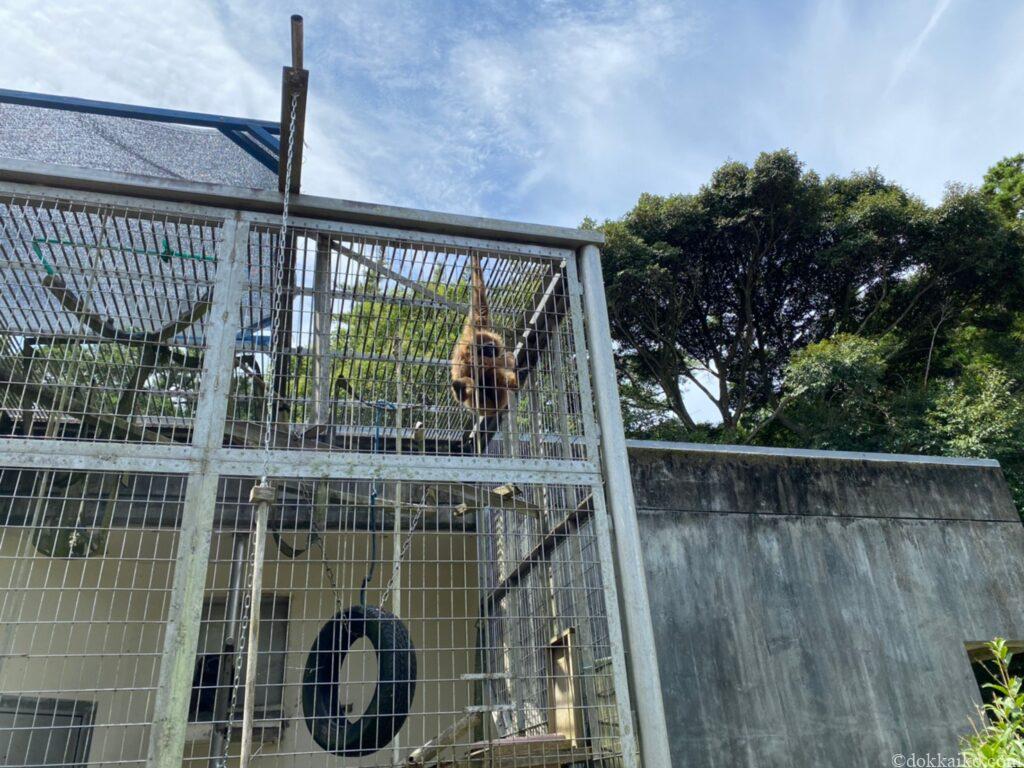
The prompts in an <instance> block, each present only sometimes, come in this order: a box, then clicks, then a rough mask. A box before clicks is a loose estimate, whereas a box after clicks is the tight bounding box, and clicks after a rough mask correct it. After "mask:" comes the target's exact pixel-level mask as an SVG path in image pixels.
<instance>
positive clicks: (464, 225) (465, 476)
mask: <svg viewBox="0 0 1024 768" xmlns="http://www.w3.org/2000/svg"><path fill="white" fill-rule="evenodd" d="M13 165H14V166H18V165H19V164H13ZM20 165H21V166H22V167H11V164H9V163H4V164H0V189H2V190H5V191H10V192H13V193H15V194H18V195H40V194H43V195H57V196H59V197H61V198H63V199H69V200H75V201H76V202H80V203H107V204H116V205H119V206H129V207H133V208H143V209H149V210H153V211H159V212H167V211H176V212H180V213H187V214H190V215H199V216H203V217H209V218H211V219H216V220H222V221H223V222H224V236H223V240H222V242H221V251H220V252H219V253H218V268H217V270H216V275H215V282H214V307H213V310H212V314H211V318H212V326H211V328H212V329H213V331H212V332H211V333H210V334H209V336H208V338H207V340H206V343H207V349H206V351H205V356H204V362H203V365H204V368H203V381H204V387H203V389H202V391H201V396H200V402H199V405H198V409H199V410H198V412H197V419H196V421H197V429H196V432H195V433H194V437H193V442H192V445H190V446H164V445H133V444H128V445H126V444H117V443H113V444H97V443H85V442H47V443H46V444H45V445H44V444H42V443H41V441H39V440H36V439H6V440H4V441H3V442H2V443H0V464H2V465H5V466H12V467H32V466H40V465H52V464H53V463H54V462H55V461H59V462H60V463H61V465H62V466H63V467H66V468H68V469H76V470H77V469H81V470H89V469H96V470H99V469H106V470H110V469H115V470H125V471H145V472H179V473H180V472H182V471H183V470H186V471H188V473H189V475H188V484H187V491H186V493H187V496H186V503H185V510H186V516H185V519H184V521H183V524H182V525H183V527H182V529H181V533H180V539H181V545H180V548H179V551H180V552H182V557H181V558H180V559H179V562H178V566H177V569H176V572H175V576H174V584H173V597H172V601H171V608H170V615H169V621H168V628H167V633H166V636H165V643H164V650H163V660H162V663H161V672H160V675H161V677H160V689H159V690H160V695H159V698H158V700H157V702H156V712H155V714H154V723H153V731H152V735H151V739H150V751H149V758H148V765H151V766H171V765H178V764H180V759H181V755H182V751H183V748H184V738H185V734H184V726H185V717H184V708H186V707H187V702H188V696H189V693H190V691H191V685H192V674H193V669H192V659H193V657H194V654H195V650H196V643H197V638H198V627H199V619H200V611H201V607H202V589H203V584H204V580H205V577H206V571H207V564H208V556H209V548H210V536H211V531H212V522H213V514H214V505H215V501H216V494H217V480H218V478H219V477H220V476H221V475H231V474H247V473H251V472H252V469H253V464H252V455H253V453H254V452H253V451H252V450H249V449H244V450H239V449H225V448H222V447H221V445H220V442H221V435H222V434H223V427H224V425H225V422H226V410H227V400H228V393H227V387H226V385H225V381H226V379H227V377H230V372H231V366H232V361H233V359H234V354H235V351H236V347H235V344H236V333H237V332H238V331H239V330H240V329H238V328H234V327H232V325H233V323H234V321H235V320H236V319H237V312H236V308H237V306H238V301H239V296H240V293H241V290H242V283H243V282H244V281H243V280H242V279H241V273H242V270H243V269H244V265H245V258H246V249H247V247H248V234H247V233H248V230H249V227H250V226H251V225H252V224H254V223H260V224H269V223H274V222H275V221H276V219H275V218H274V214H273V213H268V212H267V209H268V207H271V208H272V203H273V200H272V198H273V197H274V196H272V195H271V194H270V193H266V194H264V193H255V192H252V191H248V190H236V189H230V188H226V189H216V190H213V191H212V192H211V189H210V187H211V186H215V185H200V184H196V185H189V184H182V183H178V182H175V183H174V185H173V186H174V189H173V191H172V194H170V196H171V197H174V198H176V199H175V200H174V201H166V200H163V199H161V198H162V197H163V196H164V195H165V194H167V191H168V185H167V184H165V183H163V182H159V181H153V180H146V182H145V183H142V182H139V181H137V180H135V179H132V178H130V177H124V175H118V174H114V176H121V177H122V178H120V179H118V180H117V181H116V183H112V185H113V186H115V187H116V186H117V185H118V184H119V185H121V186H122V187H125V186H127V187H128V188H129V189H130V190H131V191H132V192H136V193H139V192H143V191H144V192H145V197H142V198H140V197H135V196H125V195H120V194H117V195H110V194H105V193H102V192H96V191H92V190H94V189H96V188H104V187H105V186H106V184H107V183H108V182H109V181H110V179H109V177H110V176H111V174H106V173H95V174H94V173H92V172H75V174H74V178H71V179H68V178H62V177H61V176H59V175H52V174H53V172H52V170H51V171H49V172H47V170H46V169H45V168H41V167H34V168H30V169H26V168H25V167H24V164H20ZM4 166H7V167H4ZM26 174H27V175H28V177H30V178H33V180H45V181H46V182H47V184H46V185H45V186H39V185H36V184H23V183H20V182H14V183H11V182H10V181H5V179H12V178H13V179H24V178H26ZM41 176H45V177H46V178H45V179H42V178H40V177H41ZM211 196H212V197H213V198H214V199H215V200H216V201H217V203H218V204H215V205H209V204H208V203H209V202H210V198H211ZM302 197H303V196H299V200H298V201H297V202H293V207H294V208H295V209H298V211H299V212H300V216H298V217H296V224H297V225H308V226H310V227H316V228H317V229H318V230H321V231H330V232H338V233H344V234H364V235H370V236H383V237H389V238H409V239H414V240H417V241H420V242H423V241H425V240H427V239H428V238H430V239H431V241H433V242H436V243H438V244H444V245H449V246H452V245H454V246H456V247H477V248H486V249H488V250H492V251H495V252H500V253H507V254H510V255H514V254H517V253H521V254H524V255H529V256H534V257H536V256H544V257H549V258H565V260H566V271H567V275H568V277H569V287H570V290H569V295H568V302H569V311H570V313H571V319H572V321H573V324H572V327H573V334H574V337H573V344H574V346H575V348H576V351H577V355H578V356H580V355H582V353H583V350H585V349H587V347H588V346H589V367H588V366H587V365H584V364H582V362H583V361H582V360H579V359H578V363H577V366H576V372H577V379H578V381H577V384H578V387H579V393H580V398H581V400H582V402H583V403H584V404H587V403H590V402H591V401H592V400H591V398H592V397H593V402H594V403H595V405H596V415H595V413H594V412H593V411H592V410H591V409H590V408H588V407H583V408H582V414H583V415H582V418H583V421H584V441H585V443H586V444H587V449H588V450H587V455H588V456H590V457H591V460H587V461H580V460H574V459H571V458H569V457H565V456H563V457H562V458H555V459H518V458H493V457H474V458H466V457H445V456H412V455H397V456H396V455H389V456H375V455H366V454H344V453H319V452H315V451H313V452H311V451H289V450H277V451H274V455H273V459H272V460H273V462H274V466H275V471H276V472H278V473H279V474H281V475H282V476H286V475H292V474H299V473H301V474H302V475H304V476H307V477H321V478H331V477H348V478H379V479H382V480H416V481H419V480H423V481H441V482H443V481H450V480H452V479H453V477H456V476H457V478H458V479H459V480H460V481H463V482H473V481H486V480H490V479H491V478H493V477H494V476H495V474H496V473H500V475H501V476H502V477H503V478H508V480H509V481H511V482H517V483H519V482H521V483H524V484H525V483H538V484H577V485H588V486H590V487H591V488H592V490H593V505H594V519H595V521H596V533H597V541H598V546H599V553H600V559H601V570H602V576H603V578H602V582H603V588H604V590H605V605H606V610H607V614H608V629H609V637H610V640H611V647H612V665H613V671H614V677H615V686H616V690H617V691H618V692H619V697H618V706H619V727H620V733H621V739H622V742H621V743H622V749H623V753H624V759H625V765H626V766H627V768H634V767H635V766H638V765H639V762H638V760H639V756H640V754H642V756H643V762H644V764H645V765H648V766H660V765H667V764H669V761H670V758H669V753H668V745H667V737H666V734H665V722H664V712H663V708H662V702H661V695H660V680H659V678H658V674H657V662H656V656H655V655H654V652H653V634H652V633H651V630H650V614H649V608H648V604H647V597H646V591H645V590H646V587H645V585H644V581H643V574H642V567H641V563H642V560H641V552H640V549H639V539H638V535H637V528H636V521H635V512H634V511H633V510H634V508H633V501H632V490H631V487H630V479H629V474H628V467H627V466H626V458H625V443H624V437H623V434H622V425H621V416H620V415H619V410H618V395H617V389H616V385H615V379H614V372H613V369H612V368H611V365H612V362H611V348H610V337H609V335H608V325H607V315H606V309H605V307H604V295H603V284H602V282H601V275H600V264H599V261H598V260H597V259H598V256H597V253H598V252H597V249H596V247H595V246H594V245H593V243H594V241H595V240H599V239H600V238H599V236H598V235H595V234H594V233H590V232H580V231H574V230H562V229H559V228H553V227H535V228H534V227H532V226H531V225H520V224H513V223H503V222H494V221H492V220H474V219H471V218H470V217H450V216H446V215H443V214H426V213H425V212H420V211H413V212H405V211H402V210H401V209H393V208H387V209H381V208H379V207H377V208H376V210H375V207H373V206H359V205H358V204H349V203H338V202H334V201H323V200H322V199H316V200H311V201H309V202H305V203H304V202H303V200H302ZM146 198H149V199H148V200H147V199H146ZM190 198H191V199H194V200H197V201H200V202H199V203H198V204H197V203H194V202H190V201H189V199H190ZM220 203H225V204H233V205H237V206H238V209H236V210H234V211H231V210H225V208H223V207H220V205H219V204H220ZM353 213H355V215H354V216H352V214H353ZM312 214H317V215H327V216H328V217H329V218H326V219H325V218H319V217H318V216H314V215H312ZM405 214H408V215H407V217H405V218H404V221H405V223H406V225H407V226H408V229H395V228H394V226H393V225H394V224H395V223H396V220H399V221H401V220H403V218H402V217H403V216H404V215H405ZM353 219H354V220H353ZM432 225H436V226H432ZM424 228H427V229H434V230H435V232H428V233H426V234H425V233H424V231H423V229H424ZM436 230H440V231H441V232H442V233H441V234H437V233H436ZM480 236H483V237H484V238H486V239H481V237H480ZM524 240H525V241H526V242H523V241H524ZM537 243H542V245H538V244H537ZM577 247H579V248H581V251H580V252H579V254H578V256H577V254H576V253H575V252H574V250H572V249H574V248H577ZM577 258H578V259H579V262H580V269H579V270H577ZM578 273H579V274H578ZM584 329H586V330H585V331H584ZM584 334H585V335H584ZM588 342H589V344H588ZM591 379H593V384H594V388H595V391H594V392H593V393H592V392H591ZM200 415H201V418H200ZM599 446H600V448H601V451H600V455H601V461H600V462H598V461H597V460H596V457H597V456H598V455H599V451H598V447H599ZM455 473H457V475H456V474H455ZM605 482H607V484H608V485H607V493H608V495H607V498H606V496H605V485H604V483H605ZM609 511H610V513H611V516H610V517H609V515H608V513H609ZM612 520H614V529H615V537H614V541H615V546H616V549H617V554H618V557H617V562H618V566H619V572H618V573H617V572H616V568H615V560H614V559H613V557H612V536H611V531H610V529H611V528H612V524H611V523H612ZM618 580H621V585H622V597H621V599H620V594H619V589H618V583H619V581H618ZM620 607H621V610H622V613H621V615H620ZM620 621H621V622H623V623H625V626H626V630H627V633H628V636H629V640H630V648H631V654H630V658H629V671H631V672H632V682H633V685H634V688H635V690H636V691H637V692H638V695H637V696H636V699H635V701H634V705H635V706H636V709H637V712H638V715H639V721H640V729H641V730H640V736H641V738H640V747H641V749H637V744H636V737H635V734H634V731H633V721H632V711H631V708H630V702H629V696H628V695H627V692H628V690H629V679H628V678H629V675H628V673H627V659H626V655H625V644H624V642H623V638H622V630H621V624H620Z"/></svg>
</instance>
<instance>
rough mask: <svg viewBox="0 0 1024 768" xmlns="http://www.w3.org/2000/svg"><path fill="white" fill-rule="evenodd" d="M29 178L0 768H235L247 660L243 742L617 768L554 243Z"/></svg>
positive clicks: (593, 427)
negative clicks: (466, 357) (479, 381)
mask: <svg viewBox="0 0 1024 768" xmlns="http://www.w3.org/2000/svg"><path fill="white" fill-rule="evenodd" d="M50 181H51V183H50V184H49V185H48V186H46V185H40V184H35V185H23V184H18V183H13V182H10V181H7V182H0V195H2V198H0V269H2V271H3V281H2V283H0V318H2V328H0V435H2V438H0V467H2V469H0V505H2V506H0V512H2V514H0V521H2V527H0V588H2V597H0V763H3V764H5V765H11V766H15V765H26V766H27V765H86V764H89V765H93V764H95V765H152V766H171V765H180V764H182V762H184V764H187V765H196V766H199V765H203V766H206V765H209V766H217V765H223V764H235V761H236V760H237V755H238V752H239V749H240V744H239V735H240V733H239V727H238V724H239V721H240V720H241V717H242V711H243V710H242V708H243V704H244V701H243V700H244V698H245V691H244V687H243V686H242V679H241V678H242V677H243V670H244V668H245V667H246V665H247V661H248V660H249V659H251V660H253V663H254V665H255V666H254V669H255V689H254V690H255V696H254V700H253V702H251V706H252V708H253V710H254V713H255V714H254V728H253V731H252V744H251V745H250V746H251V749H252V759H251V760H252V762H254V763H257V764H259V765H267V766H278V765H280V766H314V765H324V766H329V765H353V766H356V765H358V766H397V765H406V766H430V765H437V766H442V765H445V766H467V768H468V766H481V767H482V766H506V767H507V768H524V767H525V766H562V765H573V766H619V765H624V766H635V765H638V752H637V746H636V743H635V739H634V736H633V725H632V714H631V707H630V699H629V693H628V687H627V684H626V682H627V676H626V666H625V655H624V652H623V640H622V635H621V625H620V619H619V599H618V594H617V584H616V577H615V569H614V567H613V560H612V542H611V538H610V536H609V524H608V501H607V500H606V496H605V483H604V481H605V476H604V472H603V466H605V465H606V464H607V457H606V458H605V464H602V461H601V447H602V445H601V442H600V440H601V435H600V433H599V431H598V426H597V420H596V418H595V411H594V407H593V399H592V393H591V386H592V375H593V373H594V371H593V370H592V366H591V359H592V356H591V355H590V354H589V353H588V349H587V331H588V328H587V320H586V318H585V315H586V313H585V311H584V301H583V296H584V292H583V290H582V288H583V286H582V284H581V281H580V277H579V275H578V273H577V262H578V258H579V257H578V254H577V252H576V251H575V250H573V249H572V248H569V247H566V246H565V245H560V244H558V243H557V242H552V241H553V240H557V238H553V237H551V236H544V237H540V236H539V237H538V241H537V242H530V241H529V238H528V237H525V236H524V235H523V232H522V231H517V230H515V229H514V228H513V227H512V225H510V228H509V231H508V232H507V233H505V236H502V233H501V232H500V231H498V232H497V233H495V232H494V230H493V228H492V229H491V230H490V234H488V235H486V236H485V235H483V234H481V235H475V236H474V235H473V234H472V233H470V234H466V233H465V232H463V233H456V232H454V231H453V230H454V229H455V227H453V226H452V225H450V223H449V224H446V225H444V226H442V223H443V222H442V223H439V224H438V225H437V226H436V227H432V226H431V225H430V224H429V222H428V223H426V224H425V223H424V222H423V220H422V216H419V218H417V215H414V214H416V212H411V213H410V214H409V221H408V225H409V226H408V227H406V228H402V227H400V226H395V224H396V222H395V221H394V218H395V217H394V216H391V217H390V219H389V218H388V217H385V216H380V215H375V216H371V215H346V214H344V213H343V212H341V213H334V214H332V213H329V212H328V213H324V212H323V211H316V210H313V208H315V206H312V207H311V206H309V205H307V206H306V207H307V211H306V212H305V213H304V212H303V210H302V207H301V206H299V209H298V213H299V214H300V215H299V216H298V217H293V218H292V220H291V226H290V227H289V229H288V231H287V232H286V233H285V234H284V238H285V241H284V242H278V238H279V237H281V233H280V231H279V226H280V221H279V217H278V216H277V215H275V214H274V213H272V212H266V211H267V209H268V208H271V206H269V204H268V203H267V200H269V199H270V198H266V197H264V198H261V199H257V200H255V201H250V202H252V203H253V204H251V205H250V204H246V203H245V201H244V200H242V201H236V203H235V204H234V205H232V206H227V205H224V204H221V205H219V206H204V205H197V204H194V203H185V202H180V201H178V202H172V201H169V200H166V199H159V198H161V197H167V196H168V195H166V194H164V193H163V192H162V190H161V189H160V188H156V187H154V188H153V189H148V190H145V189H140V190H135V192H134V193H133V194H121V195H117V196H114V195H111V194H104V193H102V192H97V191H75V190H73V189H70V188H68V187H62V186H61V185H60V184H59V183H56V180H50ZM69 186H70V185H69ZM179 196H180V195H179ZM147 198H149V199H147ZM152 198H157V199H152ZM257 203H258V204H257ZM328 207H329V206H328ZM261 209H262V210H261ZM384 220H387V222H388V226H383V225H382V224H381V223H378V222H379V221H384ZM439 222H440V220H439ZM397 223H400V222H397ZM542 234H543V233H542ZM278 254H282V255H283V261H282V262H281V263H280V264H278V263H276V259H277V258H278ZM473 259H479V261H480V264H481V265H482V269H483V274H484V278H485V283H486V285H487V290H488V298H489V301H490V306H491V319H492V323H493V325H494V328H495V330H496V331H497V332H498V333H499V334H501V336H502V338H503V339H504V341H505V345H506V347H507V350H508V351H509V354H510V355H511V357H512V358H513V359H514V361H515V368H516V371H517V375H518V379H519V387H518V389H517V390H516V391H515V392H514V393H513V395H512V396H511V397H510V401H509V403H508V407H507V408H505V409H504V410H502V411H501V412H499V413H497V414H492V415H489V416H481V415H478V414H477V413H475V412H474V411H472V410H469V409H467V408H465V407H464V406H462V405H461V404H460V403H458V402H456V400H455V398H454V397H453V396H452V393H451V386H450V372H449V355H450V351H451V349H452V347H453V345H454V344H455V342H456V340H457V337H458V334H459V332H460V329H461V326H462V322H463V318H464V317H465V315H466V312H467V309H468V302H469V274H468V270H469V266H468V265H469V263H470V262H471V260H473ZM276 275H280V277H281V279H280V282H279V283H275V280H276V279H277V278H276V277H275V276H276ZM275 290H276V291H277V295H278V296H279V298H280V301H279V302H278V303H277V304H276V305H275V301H274V295H275ZM275 312H276V313H277V316H276V317H275ZM273 327H276V328H277V329H278V330H279V332H278V333H277V334H272V333H271V329H272V328H273ZM595 354H600V355H605V356H607V355H609V354H610V351H609V349H607V348H605V349H601V350H598V351H597V352H596V353H595ZM268 403H269V404H270V407H271V411H272V419H271V424H270V430H271V434H270V435H267V433H266V431H267V425H266V422H265V420H264V418H263V414H264V413H265V412H266V410H267V405H268ZM268 438H269V444H270V450H269V451H265V450H264V448H263V446H264V443H265V441H266V440H268ZM604 448H605V451H606V452H607V450H608V446H607V444H606V445H605V446H604ZM620 459H621V460H624V457H618V458H617V459H615V460H616V461H619V460H620ZM263 474H269V475H270V476H271V477H272V478H273V485H274V489H275V494H276V495H275V501H274V504H273V505H272V507H271V511H270V514H269V518H268V528H269V537H268V544H267V548H266V552H265V554H264V556H263V558H262V559H261V560H260V567H259V568H258V569H257V568H256V567H255V565H256V559H257V558H258V553H255V552H254V550H253V538H252V530H253V526H254V512H253V509H254V508H253V505H252V504H251V503H250V501H249V494H250V492H251V489H252V487H253V486H254V484H255V483H256V482H257V480H258V478H259V477H260V476H261V475H263ZM620 555H621V550H620ZM254 580H256V582H257V584H256V588H255V589H252V584H253V581H254ZM250 595H255V596H256V600H255V601H253V600H252V599H251V598H250ZM353 606H355V607H356V608H358V612H357V613H359V615H361V616H364V618H363V619H359V620H356V619H354V618H352V617H353V616H355V615H356V614H354V613H352V612H351V611H352V608H353ZM346 611H348V613H346ZM371 615H372V616H374V617H377V618H375V619H374V620H373V621H374V622H376V623H372V624H371V623H370V620H369V619H367V618H365V616H371ZM257 616H258V618H257ZM337 616H343V617H348V618H347V619H345V620H341V619H339V621H338V622H335V623H334V624H332V623H331V622H332V619H333V618H334V617H337ZM345 621H347V622H348V623H347V624H346V623H345ZM359 622H361V623H359ZM247 624H248V625H251V627H250V629H251V631H252V632H253V634H252V635H251V637H253V638H256V642H257V645H256V646H254V650H248V649H245V648H244V644H245V640H246V638H245V631H244V628H245V627H246V625H247ZM331 627H335V628H339V627H340V628H344V629H336V630H335V629H331V630H330V631H331V632H335V631H337V632H341V631H344V632H349V633H351V637H349V635H345V638H346V639H345V641H344V643H343V644H342V645H343V646H344V647H341V646H338V643H339V642H340V641H339V640H338V639H337V636H335V635H330V637H329V638H328V639H329V640H330V642H333V643H334V645H333V646H331V647H327V646H325V645H324V642H325V641H324V640H323V638H324V637H328V635H325V634H324V633H325V632H327V631H328V629H330V628H331ZM353 628H355V629H358V630H359V631H358V632H357V631H354V629H353ZM357 635H358V636H357ZM363 635H365V636H363ZM331 638H333V639H331ZM350 641H351V642H350ZM374 642H376V643H377V644H378V645H382V646H383V645H388V648H383V647H380V648H378V647H375V645H374ZM402 643H404V644H405V645H404V646H402V648H397V645H401V644H402ZM392 644H395V645H396V648H395V649H394V650H391V645H392ZM328 645H329V643H328ZM403 648H404V650H403ZM332 654H333V655H332ZM400 654H402V655H400ZM397 659H402V660H403V661H402V662H401V663H398V661H394V660H397ZM392 661H394V663H392ZM317 664H320V666H317ZM324 664H327V666H326V667H325V666H324ZM332 665H333V666H332ZM327 668H330V670H331V671H330V675H329V676H327V677H325V672H324V670H325V669H327ZM385 669H386V670H387V674H386V675H385V673H384V670H385ZM385 678H387V679H385ZM387 686H390V687H387ZM389 696H390V697H391V698H388V697H389ZM317 697H319V699H318V698H317ZM324 697H328V698H329V702H328V703H327V704H324V703H323V702H324V701H325V699H324ZM382 702H390V703H388V704H382ZM325 707H326V708H325ZM389 707H390V709H389ZM358 727H361V728H362V729H363V731H362V732H361V733H362V735H361V736H359V737H358V738H356V737H355V736H353V735H352V733H353V729H356V728H358ZM318 734H319V735H318ZM318 739H319V740H318ZM359 739H362V740H361V741H360V740H359ZM324 741H327V742H329V743H328V744H327V745H326V746H325V744H324V743H321V742H324ZM353 744H355V745H356V746H353ZM225 761H226V762H225Z"/></svg>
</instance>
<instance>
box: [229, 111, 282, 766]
mask: <svg viewBox="0 0 1024 768" xmlns="http://www.w3.org/2000/svg"><path fill="white" fill-rule="evenodd" d="M298 105H299V94H298V93H293V94H292V104H291V114H290V115H289V118H288V150H287V152H288V153H287V155H286V159H285V166H284V168H285V171H284V200H283V202H282V205H281V229H280V231H279V232H278V235H277V253H276V257H277V258H276V261H275V262H274V263H273V265H272V268H273V275H272V277H271V281H272V282H271V291H272V295H273V299H272V301H271V315H270V365H269V366H268V367H269V369H270V370H271V372H272V373H271V386H270V389H269V391H268V392H267V397H266V422H265V424H264V429H263V479H262V482H267V478H268V476H269V474H270V451H271V449H272V448H273V445H274V439H273V434H274V417H275V415H276V414H275V413H274V405H275V402H276V391H275V390H276V386H277V380H276V375H277V365H276V363H277V342H278V333H279V331H280V329H279V327H278V318H279V317H280V315H281V293H282V287H283V283H284V260H285V257H286V253H285V238H286V236H287V233H288V204H289V202H290V198H291V186H292V162H293V161H294V159H295V115H296V113H297V112H298ZM272 258H273V257H272ZM253 519H254V520H255V516H254V517H253ZM248 560H249V558H248V557H246V565H247V566H248ZM254 570H255V569H253V568H249V567H246V586H245V595H244V598H243V600H242V615H241V617H240V621H239V622H238V627H239V629H238V637H237V638H236V643H237V645H236V651H235V670H234V672H235V674H234V680H233V682H232V687H231V703H230V704H229V705H228V725H227V732H226V734H225V738H224V754H223V755H221V756H220V757H221V762H220V765H221V768H226V767H227V764H228V750H229V749H230V747H231V732H232V731H233V730H234V727H235V710H236V709H237V708H238V688H239V685H240V683H241V675H242V666H243V661H244V660H245V658H246V647H245V646H246V643H247V641H248V638H249V618H250V616H251V613H252V578H253V576H252V575H253V571H254Z"/></svg>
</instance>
